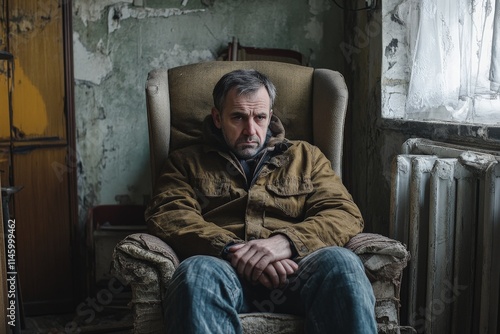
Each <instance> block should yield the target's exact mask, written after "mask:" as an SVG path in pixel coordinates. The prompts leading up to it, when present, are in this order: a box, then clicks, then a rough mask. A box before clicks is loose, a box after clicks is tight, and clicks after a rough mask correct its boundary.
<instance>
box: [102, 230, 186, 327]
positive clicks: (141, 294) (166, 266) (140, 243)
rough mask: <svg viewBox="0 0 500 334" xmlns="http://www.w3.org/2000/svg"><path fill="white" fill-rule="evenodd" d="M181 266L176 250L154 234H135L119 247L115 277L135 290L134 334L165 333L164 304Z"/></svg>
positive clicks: (115, 257)
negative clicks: (173, 277) (172, 281)
mask: <svg viewBox="0 0 500 334" xmlns="http://www.w3.org/2000/svg"><path fill="white" fill-rule="evenodd" d="M178 265H179V259H178V258H177V255H176V254H175V252H174V251H173V250H172V248H171V247H170V246H168V245H167V244H166V243H165V242H163V241H162V240H161V239H159V238H157V237H155V236H152V235H150V234H146V233H137V234H132V235H129V236H127V237H126V238H125V239H123V240H122V241H120V242H119V243H118V244H117V245H116V247H115V249H114V252H113V261H112V264H111V273H112V274H113V275H114V276H115V277H116V278H118V279H119V280H120V281H121V282H122V283H123V284H126V285H128V284H130V287H131V289H132V301H131V305H132V309H133V314H134V333H161V332H163V329H164V323H163V304H162V301H163V300H165V298H164V297H165V293H166V291H165V288H166V287H167V286H168V282H169V281H170V279H171V278H172V275H173V273H174V271H175V268H176V267H177V266H178Z"/></svg>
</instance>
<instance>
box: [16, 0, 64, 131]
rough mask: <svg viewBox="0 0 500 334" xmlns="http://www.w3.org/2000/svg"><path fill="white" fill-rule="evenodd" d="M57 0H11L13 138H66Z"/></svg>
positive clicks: (60, 15) (59, 17)
mask: <svg viewBox="0 0 500 334" xmlns="http://www.w3.org/2000/svg"><path fill="white" fill-rule="evenodd" d="M59 2H60V1H58V0H24V1H12V0H11V1H9V11H10V17H9V48H10V52H11V53H12V54H13V55H14V56H15V67H14V88H13V95H12V105H13V109H14V110H15V112H14V115H13V125H14V128H15V129H16V130H15V135H16V138H15V139H22V140H25V139H28V138H38V137H45V138H59V139H60V138H66V119H65V114H64V49H63V47H64V46H63V33H62V32H63V30H62V27H63V25H62V22H63V16H62V8H61V7H60V6H59Z"/></svg>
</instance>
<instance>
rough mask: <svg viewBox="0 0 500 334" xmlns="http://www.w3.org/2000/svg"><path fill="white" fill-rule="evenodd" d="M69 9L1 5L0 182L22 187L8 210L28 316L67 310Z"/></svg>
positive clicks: (47, 4) (14, 2)
mask: <svg viewBox="0 0 500 334" xmlns="http://www.w3.org/2000/svg"><path fill="white" fill-rule="evenodd" d="M70 8H71V3H70V2H69V1H59V0H3V3H2V13H1V15H2V17H1V22H2V27H1V29H2V32H1V33H0V36H1V37H2V44H1V45H0V47H1V48H2V49H3V50H7V51H9V52H10V53H11V54H12V55H13V56H14V62H13V67H11V68H10V71H3V72H1V73H0V74H1V76H0V97H1V98H2V102H1V104H0V107H1V108H2V109H1V110H2V111H0V122H2V125H1V126H0V143H1V144H0V150H2V149H3V150H2V151H0V152H3V154H2V155H0V169H2V168H3V169H6V168H8V177H6V176H5V175H4V176H3V178H2V180H4V182H7V183H10V184H12V185H15V186H23V187H24V188H23V190H22V191H21V192H19V193H18V194H16V195H15V197H14V204H13V208H12V209H13V214H14V217H15V220H16V226H17V231H16V232H17V235H16V240H17V243H16V245H17V254H18V261H17V262H18V266H19V268H18V275H19V279H20V284H21V293H22V300H23V305H24V308H25V311H26V314H28V315H29V314H42V313H57V312H62V311H66V312H67V311H71V310H72V308H73V307H74V304H75V303H74V294H73V291H74V283H75V280H74V275H73V266H72V262H73V261H72V260H73V254H74V252H73V251H72V230H73V227H72V226H73V223H74V221H75V219H74V217H75V212H76V210H75V195H76V191H75V189H76V187H75V175H74V174H75V172H74V166H72V165H71V161H70V153H71V152H74V150H73V149H72V148H73V147H74V139H73V133H72V132H73V130H72V124H71V123H72V108H71V98H70V97H71V94H72V93H71V89H70V87H71V84H70V82H71V81H72V77H71V75H68V73H71V71H70V70H68V68H70V66H71V62H70V61H69V60H70V57H68V55H69V54H70V52H69V50H71V46H70V45H69V43H68V41H67V40H68V38H67V36H68V33H70V29H71V28H70V25H69V24H68V14H69V13H70ZM68 49H69V50H68ZM0 69H1V67H0ZM2 91H4V92H2ZM5 91H7V92H9V93H8V94H7V97H8V102H10V107H8V108H6V107H5V104H6V103H5V102H6V101H5V97H6V95H5ZM5 109H7V110H8V111H7V112H6V111H5ZM7 122H8V123H7ZM6 123H7V124H8V126H6Z"/></svg>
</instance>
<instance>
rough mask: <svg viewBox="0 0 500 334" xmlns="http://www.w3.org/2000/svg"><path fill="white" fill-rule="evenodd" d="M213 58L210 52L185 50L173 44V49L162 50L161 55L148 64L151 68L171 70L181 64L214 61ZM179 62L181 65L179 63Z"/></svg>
mask: <svg viewBox="0 0 500 334" xmlns="http://www.w3.org/2000/svg"><path fill="white" fill-rule="evenodd" d="M214 59H215V56H214V55H213V54H212V52H211V51H210V50H192V51H189V50H186V49H185V48H183V47H182V46H180V45H178V44H175V45H174V48H173V49H170V50H163V51H162V52H161V54H160V55H159V56H158V57H157V58H155V59H153V60H152V61H151V62H150V63H149V64H150V65H151V67H153V68H160V67H167V68H172V67H176V66H179V65H182V64H190V63H197V62H200V61H209V60H214ZM180 62H181V63H180Z"/></svg>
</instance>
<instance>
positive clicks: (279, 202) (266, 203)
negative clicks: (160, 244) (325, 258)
mask: <svg viewBox="0 0 500 334" xmlns="http://www.w3.org/2000/svg"><path fill="white" fill-rule="evenodd" d="M203 130H204V131H203V133H204V141H203V144H201V145H194V146H190V147H187V148H183V149H179V150H176V151H174V152H172V153H171V154H170V155H169V159H168V162H167V163H166V165H165V167H164V170H163V172H162V174H161V176H160V178H159V180H158V183H157V186H156V189H155V194H154V197H153V199H152V201H151V203H150V205H149V207H148V209H147V210H146V221H147V222H148V228H149V230H150V232H151V233H152V234H155V235H157V236H158V237H160V238H162V239H163V240H165V242H167V243H168V244H169V245H170V246H172V248H173V249H174V250H175V251H176V253H177V254H178V255H179V257H180V258H181V259H184V258H186V257H189V256H192V255H198V254H204V255H213V256H220V254H221V252H222V250H223V248H224V246H225V245H227V244H228V243H230V242H242V241H246V240H252V239H255V238H257V239H260V238H268V237H270V236H273V235H275V234H278V233H281V234H285V235H286V236H288V238H289V239H290V240H291V241H292V243H293V244H294V246H295V249H296V250H297V253H298V256H299V257H303V256H305V255H307V254H309V253H311V252H313V251H315V250H317V249H319V248H322V247H325V246H333V245H338V246H343V245H344V244H345V243H346V242H347V241H348V240H349V239H350V238H351V237H352V236H354V235H356V234H358V233H359V232H361V231H362V229H363V219H362V217H361V213H360V211H359V209H358V207H357V206H356V204H354V202H353V201H352V198H351V196H350V194H349V193H348V192H347V190H346V188H345V187H344V186H343V184H342V181H341V180H340V178H339V177H338V176H337V175H336V174H335V173H334V171H333V170H332V168H331V165H330V161H329V160H328V159H327V158H326V157H325V156H324V155H323V154H322V153H321V152H320V150H319V149H318V148H317V147H315V146H313V145H310V144H308V143H306V142H303V141H289V140H287V139H285V137H284V129H283V126H282V124H281V122H280V121H279V119H278V118H277V117H275V116H273V117H272V120H271V124H270V126H269V131H268V132H269V134H270V135H271V137H270V138H269V140H268V145H267V147H266V149H265V150H266V151H265V157H264V158H263V161H265V162H264V163H261V167H260V168H259V167H258V168H257V170H258V172H257V174H256V176H254V178H253V180H247V179H246V176H245V173H244V171H243V169H242V166H241V164H240V163H239V161H238V159H236V157H235V156H234V155H233V154H232V153H230V151H229V149H228V148H227V146H226V145H225V144H224V142H223V139H222V136H221V134H220V131H219V130H218V129H217V128H216V127H215V126H214V125H213V122H212V120H211V117H210V116H208V117H207V118H206V119H205V123H204V129H203Z"/></svg>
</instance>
